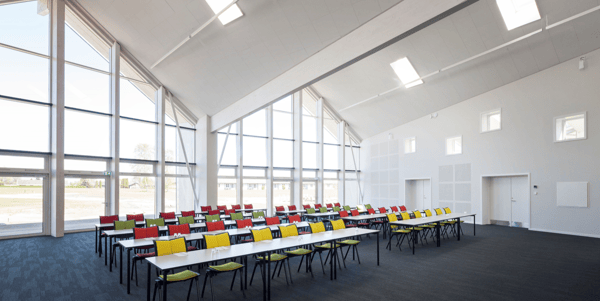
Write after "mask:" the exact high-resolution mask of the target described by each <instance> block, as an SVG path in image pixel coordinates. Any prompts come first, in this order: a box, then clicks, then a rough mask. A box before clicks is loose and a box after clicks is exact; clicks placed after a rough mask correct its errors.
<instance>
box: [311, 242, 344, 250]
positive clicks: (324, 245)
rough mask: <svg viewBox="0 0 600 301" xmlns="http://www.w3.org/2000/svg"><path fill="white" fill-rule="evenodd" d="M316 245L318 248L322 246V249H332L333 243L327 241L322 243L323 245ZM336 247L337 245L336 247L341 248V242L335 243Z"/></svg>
mask: <svg viewBox="0 0 600 301" xmlns="http://www.w3.org/2000/svg"><path fill="white" fill-rule="evenodd" d="M315 247H317V248H321V249H331V244H330V243H326V244H322V245H319V246H315ZM335 247H336V248H339V247H340V245H339V244H336V245H335Z"/></svg>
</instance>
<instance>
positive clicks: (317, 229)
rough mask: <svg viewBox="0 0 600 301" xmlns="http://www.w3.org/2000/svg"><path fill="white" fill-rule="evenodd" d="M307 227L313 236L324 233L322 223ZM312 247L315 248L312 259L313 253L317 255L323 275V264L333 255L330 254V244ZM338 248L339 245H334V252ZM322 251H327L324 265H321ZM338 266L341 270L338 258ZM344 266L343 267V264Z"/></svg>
mask: <svg viewBox="0 0 600 301" xmlns="http://www.w3.org/2000/svg"><path fill="white" fill-rule="evenodd" d="M309 225H310V231H311V232H312V233H313V234H315V233H321V232H325V225H324V224H323V222H318V223H310V224H309ZM314 247H315V250H314V252H313V255H312V257H313V258H314V257H315V253H318V254H319V259H320V260H321V269H323V274H325V264H326V263H327V260H328V259H329V257H330V256H332V255H333V253H332V250H333V246H332V245H331V243H326V244H322V245H314ZM340 247H341V245H339V244H337V243H336V245H335V248H336V251H337V250H338V248H340ZM324 251H327V256H326V257H325V263H323V257H322V256H321V253H323V252H324ZM330 264H331V263H330ZM338 264H339V265H340V268H341V263H340V262H339V257H338ZM344 265H345V263H344Z"/></svg>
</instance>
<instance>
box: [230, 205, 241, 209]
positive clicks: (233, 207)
mask: <svg viewBox="0 0 600 301" xmlns="http://www.w3.org/2000/svg"><path fill="white" fill-rule="evenodd" d="M231 209H236V210H240V209H242V206H240V205H231Z"/></svg>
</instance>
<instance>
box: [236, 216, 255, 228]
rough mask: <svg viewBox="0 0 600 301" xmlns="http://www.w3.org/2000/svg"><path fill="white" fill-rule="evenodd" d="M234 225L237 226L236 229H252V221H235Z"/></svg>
mask: <svg viewBox="0 0 600 301" xmlns="http://www.w3.org/2000/svg"><path fill="white" fill-rule="evenodd" d="M235 223H236V224H237V227H238V229H243V228H246V227H252V220H251V219H249V218H247V219H238V220H235Z"/></svg>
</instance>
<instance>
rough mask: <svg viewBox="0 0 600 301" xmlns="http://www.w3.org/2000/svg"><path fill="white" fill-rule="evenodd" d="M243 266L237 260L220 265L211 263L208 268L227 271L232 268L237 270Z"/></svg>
mask: <svg viewBox="0 0 600 301" xmlns="http://www.w3.org/2000/svg"><path fill="white" fill-rule="evenodd" d="M243 267H244V266H243V265H241V264H239V263H237V262H233V261H232V262H228V263H225V264H222V265H211V266H209V267H208V268H209V269H211V270H213V271H215V272H229V271H233V270H237V269H240V268H243Z"/></svg>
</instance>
